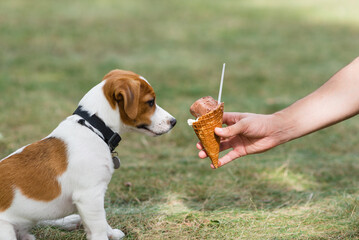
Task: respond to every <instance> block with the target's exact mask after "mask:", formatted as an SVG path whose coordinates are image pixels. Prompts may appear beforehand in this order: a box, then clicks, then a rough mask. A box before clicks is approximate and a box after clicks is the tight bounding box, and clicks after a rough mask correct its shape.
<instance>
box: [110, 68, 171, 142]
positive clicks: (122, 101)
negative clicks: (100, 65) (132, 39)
mask: <svg viewBox="0 0 359 240" xmlns="http://www.w3.org/2000/svg"><path fill="white" fill-rule="evenodd" d="M103 80H104V81H106V82H105V84H104V86H103V92H104V94H105V96H106V99H107V101H108V102H109V104H110V106H111V107H112V109H114V110H116V109H118V110H119V113H120V118H121V121H122V123H123V124H124V125H125V126H126V127H127V128H128V129H130V130H135V131H138V132H143V133H146V134H148V135H151V136H158V135H162V134H164V133H166V132H168V131H169V130H171V129H172V128H173V127H174V125H175V124H176V119H175V118H174V117H172V116H171V115H170V114H169V113H167V112H166V111H164V110H163V109H162V108H160V107H159V106H157V104H156V94H155V92H154V90H153V88H152V87H151V86H150V84H149V83H148V82H147V81H146V80H145V79H144V78H143V77H141V76H139V75H137V74H135V73H133V72H130V71H124V70H113V71H111V72H109V73H108V74H107V75H106V76H105V77H104V79H103Z"/></svg>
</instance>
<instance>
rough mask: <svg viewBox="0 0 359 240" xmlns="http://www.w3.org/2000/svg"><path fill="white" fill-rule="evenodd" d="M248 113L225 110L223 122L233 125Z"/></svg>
mask: <svg viewBox="0 0 359 240" xmlns="http://www.w3.org/2000/svg"><path fill="white" fill-rule="evenodd" d="M247 115H248V114H247V113H240V112H224V113H223V123H224V124H227V125H233V124H235V123H236V122H238V121H239V120H241V119H242V118H245V117H246V116H247Z"/></svg>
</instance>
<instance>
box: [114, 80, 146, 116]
mask: <svg viewBox="0 0 359 240" xmlns="http://www.w3.org/2000/svg"><path fill="white" fill-rule="evenodd" d="M140 87H141V84H140V82H139V81H135V80H133V79H126V80H125V81H123V83H122V84H121V85H120V86H117V88H116V90H115V99H116V101H117V102H121V101H123V110H124V111H125V113H126V114H127V116H128V117H129V118H130V119H135V118H136V116H137V113H138V104H139V101H140Z"/></svg>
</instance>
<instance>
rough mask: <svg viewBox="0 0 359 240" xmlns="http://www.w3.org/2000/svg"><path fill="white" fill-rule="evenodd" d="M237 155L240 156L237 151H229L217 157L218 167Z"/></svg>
mask: <svg viewBox="0 0 359 240" xmlns="http://www.w3.org/2000/svg"><path fill="white" fill-rule="evenodd" d="M239 157H241V156H240V155H239V153H237V152H236V151H230V152H229V153H227V154H226V155H224V156H223V157H221V158H220V159H218V167H222V166H223V165H226V164H227V163H229V162H231V161H233V160H234V159H237V158H239Z"/></svg>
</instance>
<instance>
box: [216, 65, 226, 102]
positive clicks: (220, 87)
mask: <svg viewBox="0 0 359 240" xmlns="http://www.w3.org/2000/svg"><path fill="white" fill-rule="evenodd" d="M225 69H226V64H225V63H223V68H222V77H221V85H219V93H218V104H220V103H221V97H222V87H223V78H224V70H225Z"/></svg>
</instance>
